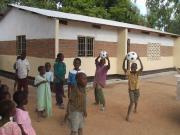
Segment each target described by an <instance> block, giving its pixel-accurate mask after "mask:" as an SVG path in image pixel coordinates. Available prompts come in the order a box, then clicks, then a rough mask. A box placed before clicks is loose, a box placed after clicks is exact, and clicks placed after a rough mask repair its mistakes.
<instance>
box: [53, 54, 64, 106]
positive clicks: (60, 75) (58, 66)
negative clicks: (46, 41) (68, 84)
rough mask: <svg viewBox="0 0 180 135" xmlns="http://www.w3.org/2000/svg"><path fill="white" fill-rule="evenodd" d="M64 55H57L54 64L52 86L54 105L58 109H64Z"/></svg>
mask: <svg viewBox="0 0 180 135" xmlns="http://www.w3.org/2000/svg"><path fill="white" fill-rule="evenodd" d="M63 61H64V55H63V54H62V53H59V54H58V55H57V59H56V61H55V64H54V76H55V78H54V85H55V93H56V104H57V105H58V106H59V108H61V109H64V104H63V97H65V96H64V81H65V74H66V65H65V63H64V62H63Z"/></svg>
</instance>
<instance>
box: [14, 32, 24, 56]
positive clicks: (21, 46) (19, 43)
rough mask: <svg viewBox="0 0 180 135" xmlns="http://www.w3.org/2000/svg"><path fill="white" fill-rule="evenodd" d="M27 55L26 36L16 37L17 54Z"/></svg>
mask: <svg viewBox="0 0 180 135" xmlns="http://www.w3.org/2000/svg"><path fill="white" fill-rule="evenodd" d="M22 52H25V53H26V36H25V35H21V36H17V37H16V54H17V55H20V54H21V53H22Z"/></svg>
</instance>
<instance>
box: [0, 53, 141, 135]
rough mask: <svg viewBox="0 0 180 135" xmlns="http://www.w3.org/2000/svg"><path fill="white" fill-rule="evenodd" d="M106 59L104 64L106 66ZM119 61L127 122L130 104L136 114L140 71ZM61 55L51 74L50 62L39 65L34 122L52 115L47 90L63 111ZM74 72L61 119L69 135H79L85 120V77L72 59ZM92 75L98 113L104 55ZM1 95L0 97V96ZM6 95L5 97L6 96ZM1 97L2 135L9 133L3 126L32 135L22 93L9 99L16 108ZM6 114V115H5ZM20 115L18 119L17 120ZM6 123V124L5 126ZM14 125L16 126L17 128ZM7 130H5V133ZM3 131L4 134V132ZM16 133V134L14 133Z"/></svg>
mask: <svg viewBox="0 0 180 135" xmlns="http://www.w3.org/2000/svg"><path fill="white" fill-rule="evenodd" d="M106 60H107V62H108V64H107V65H106ZM126 60H127V59H126V58H125V59H124V62H123V70H124V72H125V73H126V75H127V76H128V86H129V97H130V104H129V109H128V113H127V117H126V120H127V121H128V120H129V116H130V113H131V110H132V108H133V104H135V108H134V112H136V111H137V105H138V98H139V95H140V94H139V75H140V74H141V72H142V70H143V65H142V62H141V60H140V58H139V57H138V60H139V61H140V65H141V68H140V69H139V70H138V71H137V64H136V63H132V64H131V70H130V68H125V67H126V66H125V61H126ZM63 61H64V55H63V54H62V53H59V54H58V55H57V58H56V60H55V63H54V73H53V72H52V71H51V65H50V63H45V66H39V67H38V72H39V75H37V76H36V77H35V81H34V86H35V87H36V88H37V90H36V95H37V98H36V100H37V108H36V111H37V116H38V121H40V120H41V118H43V117H47V116H51V115H52V99H51V91H54V92H55V94H56V105H58V106H59V107H60V108H61V109H64V103H63V98H66V96H65V94H64V84H65V74H66V65H65V63H64V62H63ZM73 65H74V69H73V70H72V71H70V72H69V75H68V79H67V84H68V104H67V110H66V114H65V118H64V120H65V121H66V120H68V123H69V125H70V129H71V135H76V134H78V135H82V133H83V132H82V131H83V130H82V129H83V125H84V118H85V117H87V111H86V85H87V77H86V74H85V73H84V72H83V71H82V70H81V69H80V66H81V59H80V58H75V59H74V61H73ZM95 65H96V72H95V77H94V96H95V105H99V106H100V110H101V111H104V110H105V98H104V94H103V88H104V87H105V84H106V75H107V72H108V70H109V69H110V60H109V57H108V56H107V57H106V58H101V57H100V56H98V57H97V58H96V59H95ZM1 95H2V94H0V96H1ZM6 96H7V95H6ZM6 96H4V100H3V101H1V102H0V116H1V117H0V126H1V127H3V128H1V129H0V133H2V135H11V134H6V132H10V130H9V129H8V128H7V127H11V128H12V130H11V131H12V132H14V131H16V133H17V134H12V135H21V134H20V133H19V132H21V133H22V134H23V135H35V131H34V129H33V128H32V126H31V121H30V117H29V114H28V112H27V111H26V110H25V107H24V106H25V105H26V104H27V101H28V100H27V97H28V95H27V93H25V92H23V91H16V92H15V93H14V95H13V99H14V101H15V102H16V104H17V106H16V108H15V105H14V103H13V102H12V101H11V100H9V99H8V98H10V94H9V97H8V96H7V97H6ZM5 112H8V113H5ZM12 116H15V117H14V118H15V122H16V123H14V122H13V120H10V118H11V117H12ZM19 116H22V117H19ZM9 123H10V124H9ZM17 124H18V125H17ZM7 129H8V130H7ZM6 130H7V131H6ZM18 133H19V134H18Z"/></svg>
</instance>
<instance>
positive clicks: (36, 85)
mask: <svg viewBox="0 0 180 135" xmlns="http://www.w3.org/2000/svg"><path fill="white" fill-rule="evenodd" d="M43 83H47V81H41V82H39V83H37V84H35V85H34V86H35V87H38V86H39V85H41V84H43Z"/></svg>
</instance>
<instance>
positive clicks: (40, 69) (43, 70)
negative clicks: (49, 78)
mask: <svg viewBox="0 0 180 135" xmlns="http://www.w3.org/2000/svg"><path fill="white" fill-rule="evenodd" d="M38 71H39V74H40V75H44V74H45V73H46V70H45V67H44V66H39V67H38Z"/></svg>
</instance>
